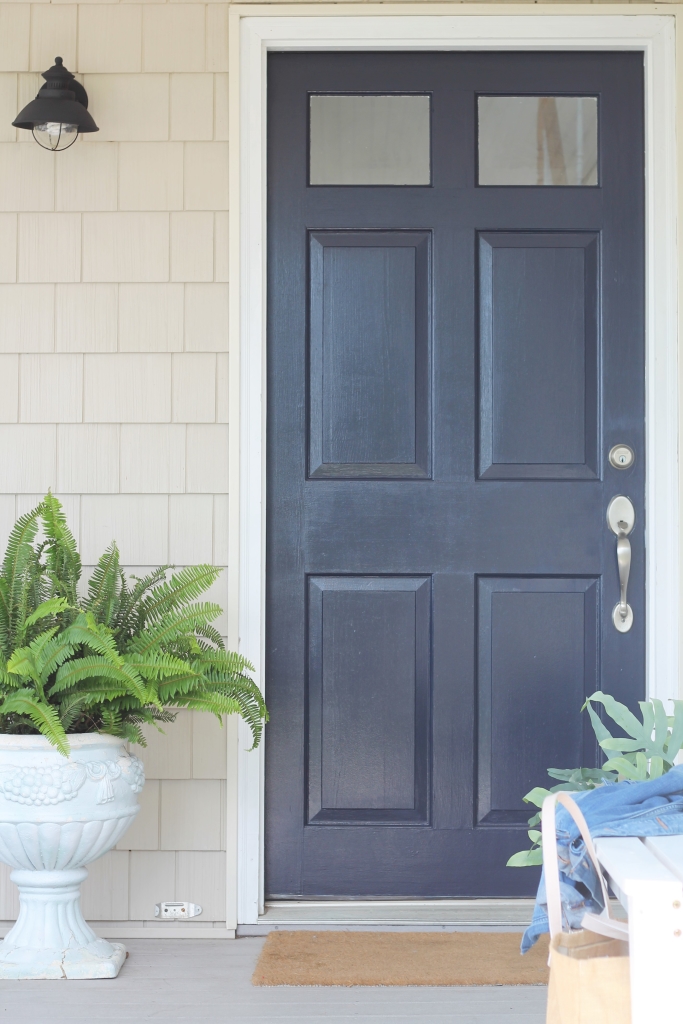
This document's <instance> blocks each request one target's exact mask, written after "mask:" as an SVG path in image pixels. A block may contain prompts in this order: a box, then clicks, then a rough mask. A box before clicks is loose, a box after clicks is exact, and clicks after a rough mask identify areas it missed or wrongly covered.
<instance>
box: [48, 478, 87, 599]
mask: <svg viewBox="0 0 683 1024" xmlns="http://www.w3.org/2000/svg"><path fill="white" fill-rule="evenodd" d="M40 518H41V520H42V523H43V531H44V533H45V537H46V544H45V552H46V556H47V557H46V563H45V565H46V569H47V574H48V576H49V578H50V580H51V582H52V585H53V586H54V588H55V590H56V591H57V593H58V594H61V595H62V596H63V597H65V598H66V599H67V601H68V603H69V604H70V605H72V606H75V605H77V604H78V583H79V580H80V578H81V571H82V570H81V558H80V555H79V554H78V548H77V546H76V541H75V539H74V536H73V534H72V532H71V530H70V529H69V526H68V524H67V521H66V516H65V515H64V510H63V508H62V504H61V502H60V501H58V500H57V498H55V496H54V494H52V492H51V491H48V492H47V494H46V495H45V498H44V499H43V501H42V503H41V505H40Z"/></svg>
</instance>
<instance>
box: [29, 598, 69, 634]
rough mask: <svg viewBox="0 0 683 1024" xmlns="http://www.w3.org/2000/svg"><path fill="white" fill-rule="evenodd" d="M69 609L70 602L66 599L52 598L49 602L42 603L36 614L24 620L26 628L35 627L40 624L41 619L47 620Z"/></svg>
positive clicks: (33, 613)
mask: <svg viewBox="0 0 683 1024" xmlns="http://www.w3.org/2000/svg"><path fill="white" fill-rule="evenodd" d="M68 607H69V602H68V601H67V599H66V598H65V597H50V598H49V599H48V600H47V601H42V602H41V603H40V604H39V605H38V607H37V608H36V610H35V611H34V612H31V614H30V615H29V616H28V617H27V618H26V619H24V626H25V627H28V626H33V625H34V624H35V623H36V622H40V620H41V619H47V618H48V617H49V616H52V615H59V613H60V612H63V611H64V610H65V609H66V608H68Z"/></svg>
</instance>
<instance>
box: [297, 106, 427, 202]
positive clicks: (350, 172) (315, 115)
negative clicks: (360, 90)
mask: <svg viewBox="0 0 683 1024" xmlns="http://www.w3.org/2000/svg"><path fill="white" fill-rule="evenodd" d="M310 126H311V127H310V133H311V134H310V178H309V182H310V184H311V185H429V184H430V166H429V163H430V162H429V96H396V95H394V96H311V120H310Z"/></svg>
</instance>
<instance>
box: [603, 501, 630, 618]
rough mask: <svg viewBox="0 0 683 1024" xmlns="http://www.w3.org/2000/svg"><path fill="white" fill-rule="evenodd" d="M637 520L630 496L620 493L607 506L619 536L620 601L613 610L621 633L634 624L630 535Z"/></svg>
mask: <svg viewBox="0 0 683 1024" xmlns="http://www.w3.org/2000/svg"><path fill="white" fill-rule="evenodd" d="M635 521H636V511H635V509H634V507H633V504H632V502H631V501H630V499H629V498H626V497H624V495H623V494H618V495H616V497H614V498H612V500H611V501H610V503H609V506H608V508H607V523H608V525H609V528H610V530H611V531H612V533H615V534H616V536H617V567H618V569H619V601H618V603H617V604H615V606H614V610H613V611H612V621H613V623H614V627H615V629H618V630H619V632H620V633H628V631H629V629H630V628H631V626H632V625H633V609H632V608H631V606H630V604H629V603H628V578H629V575H630V573H631V542H630V540H629V539H628V535H629V534H630V533H631V531H632V529H633V527H634V525H635Z"/></svg>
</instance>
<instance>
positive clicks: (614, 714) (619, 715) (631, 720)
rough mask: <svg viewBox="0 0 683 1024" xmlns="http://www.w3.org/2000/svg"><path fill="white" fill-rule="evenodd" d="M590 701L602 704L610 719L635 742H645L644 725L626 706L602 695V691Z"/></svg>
mask: <svg viewBox="0 0 683 1024" xmlns="http://www.w3.org/2000/svg"><path fill="white" fill-rule="evenodd" d="M588 700H589V701H592V700H594V701H597V702H598V703H599V704H602V705H603V707H604V708H605V711H606V712H607V714H608V715H609V716H610V718H612V719H613V720H614V721H615V722H616V723H617V725H619V726H621V728H622V729H623V730H624V731H625V732H627V733H628V734H629V736H631V737H632V738H633V739H634V740H641V741H643V740H644V735H643V726H642V723H641V722H639V721H638V719H637V718H636V716H635V715H634V714H633V713H632V712H631V711H629V709H628V708H627V707H626V705H625V704H620V703H619V701H618V700H615V699H614V697H612V696H611V695H610V694H609V693H602V691H601V690H597V691H596V692H595V693H593V694H592V695H591V696H590V697H589V698H588ZM591 721H592V719H591Z"/></svg>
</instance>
